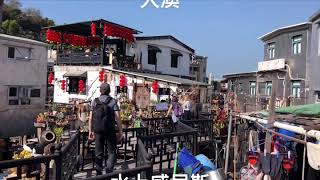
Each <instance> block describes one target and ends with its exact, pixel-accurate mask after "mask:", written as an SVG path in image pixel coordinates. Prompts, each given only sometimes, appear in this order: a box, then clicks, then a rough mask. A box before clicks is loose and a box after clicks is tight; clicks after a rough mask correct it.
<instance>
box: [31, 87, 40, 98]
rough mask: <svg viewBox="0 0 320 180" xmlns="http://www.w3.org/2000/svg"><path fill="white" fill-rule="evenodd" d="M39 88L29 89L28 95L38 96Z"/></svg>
mask: <svg viewBox="0 0 320 180" xmlns="http://www.w3.org/2000/svg"><path fill="white" fill-rule="evenodd" d="M40 92H41V91H40V89H31V91H30V97H40Z"/></svg>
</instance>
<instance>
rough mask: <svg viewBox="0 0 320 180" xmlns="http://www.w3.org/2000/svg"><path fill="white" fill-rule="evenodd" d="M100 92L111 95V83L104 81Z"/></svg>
mask: <svg viewBox="0 0 320 180" xmlns="http://www.w3.org/2000/svg"><path fill="white" fill-rule="evenodd" d="M100 93H101V95H109V94H110V85H109V84H108V83H102V84H101V85H100Z"/></svg>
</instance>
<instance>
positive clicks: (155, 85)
mask: <svg viewBox="0 0 320 180" xmlns="http://www.w3.org/2000/svg"><path fill="white" fill-rule="evenodd" d="M151 87H152V92H153V93H154V94H158V91H159V84H158V81H154V82H153V83H152V85H151Z"/></svg>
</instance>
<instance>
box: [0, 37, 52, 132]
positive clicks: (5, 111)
mask: <svg viewBox="0 0 320 180" xmlns="http://www.w3.org/2000/svg"><path fill="white" fill-rule="evenodd" d="M8 47H25V48H31V60H16V59H9V58H8ZM0 73H1V74H0V97H1V98H0V137H8V136H16V135H23V134H31V133H33V132H34V130H35V129H34V128H33V122H34V119H35V117H36V115H37V114H38V113H39V112H41V111H43V110H44V106H45V98H46V88H47V45H46V44H45V43H41V42H36V41H32V40H27V39H22V38H17V37H11V36H8V35H2V34H1V35H0ZM9 86H30V87H32V88H37V89H38V88H39V89H40V97H37V98H30V99H31V103H30V105H9V104H8V103H9V97H8V96H9Z"/></svg>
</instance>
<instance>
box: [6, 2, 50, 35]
mask: <svg viewBox="0 0 320 180" xmlns="http://www.w3.org/2000/svg"><path fill="white" fill-rule="evenodd" d="M0 1H1V0H0ZM2 8H3V14H2V24H1V32H2V33H5V34H10V35H16V36H22V37H26V38H30V39H36V40H41V39H42V37H41V29H42V28H43V27H47V26H53V25H54V21H53V20H51V19H49V18H47V17H43V16H42V14H41V12H40V11H39V10H38V9H35V8H26V9H21V3H20V1H19V0H5V2H4V4H3V7H2Z"/></svg>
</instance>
